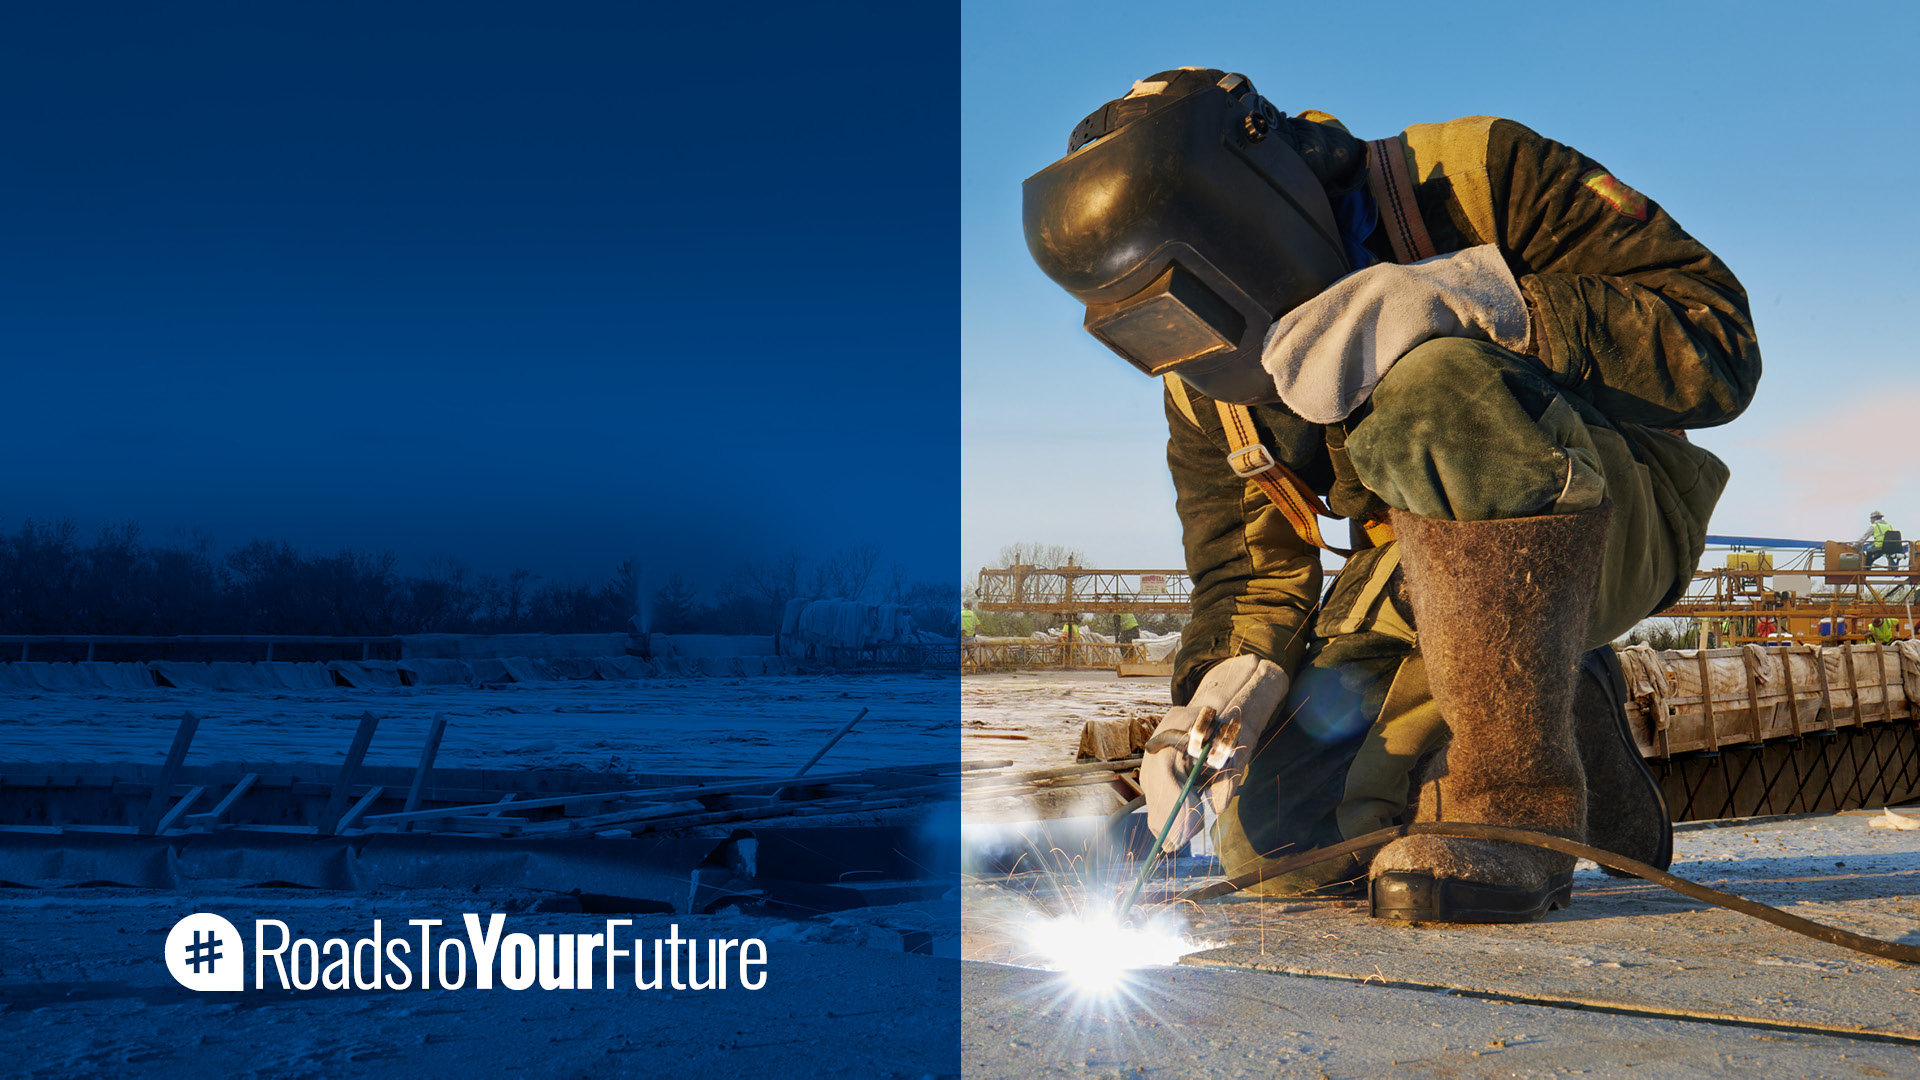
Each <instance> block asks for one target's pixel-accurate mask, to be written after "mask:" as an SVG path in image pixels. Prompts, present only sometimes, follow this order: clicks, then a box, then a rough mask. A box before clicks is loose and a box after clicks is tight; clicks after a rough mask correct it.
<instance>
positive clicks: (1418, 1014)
mask: <svg viewBox="0 0 1920 1080" xmlns="http://www.w3.org/2000/svg"><path fill="white" fill-rule="evenodd" d="M1871 816H1872V815H1870V814H1867V813H1859V812H1856V813H1849V814H1841V815H1830V816H1821V817H1807V818H1793V819H1782V820H1770V821H1766V820H1763V821H1753V822H1747V823H1740V824H1735V825H1730V826H1723V827H1711V828H1706V827H1696V828H1684V829H1683V831H1682V832H1681V833H1680V834H1679V835H1678V836H1677V837H1676V861H1675V866H1674V872H1675V873H1677V874H1679V875H1681V876H1682V877H1687V878H1690V879H1692V880H1695V881H1699V882H1701V883H1703V884H1707V885H1710V886H1712V887H1715V888H1718V889H1723V890H1726V891H1729V892H1734V893H1738V894H1740V895H1743V896H1746V897H1749V898H1751V899H1755V900H1759V901H1761V902H1763V903H1768V904H1772V905H1775V906H1778V907H1781V908H1784V909H1785V910H1787V911H1790V912H1792V913H1794V914H1797V915H1800V916H1803V917H1806V918H1811V919H1814V920H1817V921H1821V922H1826V923H1831V924H1833V925H1837V926H1840V927H1842V928H1845V929H1849V930H1853V931H1856V932H1860V933H1865V934H1870V935H1873V936H1877V937H1881V938H1885V939H1889V940H1894V941H1901V942H1904V943H1908V944H1920V832H1901V831H1888V830H1883V829H1874V828H1869V827H1868V824H1867V822H1868V820H1869V818H1870V817H1871ZM1196 862H1197V860H1196ZM1207 880H1209V879H1207V878H1204V877H1190V878H1185V879H1181V880H1176V881H1171V882H1161V883H1159V884H1157V885H1156V886H1155V887H1154V889H1153V890H1151V891H1150V893H1149V894H1148V895H1149V897H1150V898H1151V899H1155V900H1157V899H1162V898H1165V897H1167V896H1169V895H1171V894H1172V893H1173V892H1176V891H1179V890H1184V889H1186V888H1190V887H1193V886H1196V885H1198V884H1201V883H1203V882H1205V881H1207ZM1123 889H1124V882H1122V881H1116V880H1111V879H1101V878H1099V877H1098V876H1097V875H1095V874H1094V873H1092V872H1091V871H1089V870H1088V869H1087V863H1086V862H1085V860H1078V861H1075V862H1073V863H1071V864H1070V868H1069V869H1066V870H1064V871H1056V873H1055V874H1053V875H1051V876H1047V877H1042V876H1038V875H1036V876H1031V877H1027V878H1024V879H1020V880H1018V881H1015V882H1011V883H1009V886H1008V887H1002V886H996V885H989V884H985V883H982V884H978V885H975V886H972V887H970V888H969V889H968V890H967V893H966V899H967V917H966V923H967V926H966V934H967V936H966V940H965V944H964V945H963V953H962V955H963V956H965V957H967V958H968V959H971V960H994V961H999V962H1002V963H1017V964H1031V965H1042V964H1044V963H1045V962H1046V961H1045V960H1044V959H1043V958H1042V957H1041V956H1040V955H1039V949H1038V948H1037V947H1036V946H1035V944H1034V941H1033V939H1032V938H1031V937H1026V938H1024V940H1023V934H1022V930H1023V929H1024V928H1025V927H1028V926H1030V925H1031V924H1032V923H1033V921H1034V919H1035V916H1034V915H1033V912H1032V909H1033V908H1035V907H1036V906H1038V905H1039V904H1044V905H1045V906H1047V907H1049V908H1051V909H1052V910H1054V911H1060V910H1069V909H1073V908H1075V907H1079V906H1082V905H1087V904H1090V903H1098V902H1100V901H1102V900H1103V899H1105V900H1107V901H1108V902H1111V898H1112V897H1114V896H1117V895H1118V894H1119V893H1120V892H1122V891H1123ZM1023 891H1024V892H1026V893H1028V894H1030V895H1032V896H1034V897H1035V898H1036V900H1037V901H1038V903H1031V902H1023V901H1022V900H1021V899H1020V895H1021V893H1022V892H1023ZM1172 910H1177V909H1171V908H1170V909H1169V911H1172ZM1189 925H1190V929H1189V930H1188V937H1189V941H1188V947H1190V948H1192V949H1193V950H1194V951H1192V952H1190V953H1189V954H1188V955H1186V956H1185V957H1184V958H1183V959H1181V960H1180V964H1181V965H1182V966H1183V967H1182V969H1181V970H1174V969H1169V968H1165V967H1161V968H1152V969H1147V970H1143V971H1139V972H1135V973H1134V974H1133V976H1132V980H1133V981H1132V984H1131V994H1130V996H1127V997H1123V998H1121V999H1118V1000H1117V1001H1116V1002H1114V1003H1110V1004H1109V1006H1108V1007H1107V1011H1105V1012H1101V1011H1099V1010H1091V1011H1090V1010H1089V1007H1088V1001H1087V1000H1086V998H1085V997H1084V996H1082V995H1076V994H1072V993H1069V992H1067V991H1066V990H1065V989H1064V988H1065V986H1066V984H1065V983H1063V982H1062V980H1061V979H1060V978H1059V977H1058V976H1055V975H1053V974H1050V973H1047V972H1042V971H1033V970H1027V969H1024V968H1017V967H1005V966H996V965H990V964H976V965H972V966H970V967H969V970H968V972H967V974H966V984H965V985H966V1006H965V1010H966V1021H965V1031H966V1035H965V1045H966V1066H967V1071H968V1074H969V1075H973V1076H981V1077H991V1076H1044V1075H1054V1074H1056V1073H1058V1072H1070V1073H1072V1074H1074V1075H1093V1076H1099V1075H1108V1076H1126V1077H1132V1076H1152V1077H1163V1076H1186V1075H1196V1076H1198V1075H1207V1076H1212V1075H1224V1076H1236V1075H1258V1076H1267V1075H1281V1076H1292V1075H1301V1076H1317V1075H1323V1074H1324V1075H1326V1076H1330V1077H1339V1076H1383V1075H1384V1076H1391V1075H1413V1076H1455V1075H1457V1076H1506V1075H1521V1076H1530V1075H1558V1074H1561V1073H1586V1074H1589V1075H1603V1076H1604V1075H1616V1074H1626V1073H1630V1074H1631V1075H1635V1076H1640V1075H1649V1076H1695V1075H1734V1076H1803V1075H1805V1076H1862V1075H1864V1076H1920V1057H1916V1056H1915V1055H1916V1053H1917V1052H1920V969H1916V968H1911V967H1907V966H1903V965H1899V964H1893V963H1889V962H1885V961H1881V960H1877V959H1873V958H1871V957H1867V956H1865V955H1862V954H1859V953H1854V952H1851V951H1848V950H1845V949H1841V948H1838V947H1836V946H1831V945H1826V944H1822V943H1820V942H1816V941H1813V940H1811V939H1808V938H1803V937H1798V936H1795V935H1792V934H1789V933H1787V932H1785V931H1782V930H1779V929H1776V928H1774V927H1772V926H1769V925H1767V924H1764V923H1761V922H1758V921H1756V920H1753V919H1750V918H1747V917H1745V916H1742V915H1737V914H1734V913H1732V912H1729V911H1725V910H1722V909H1718V908H1712V907H1709V906H1707V905H1704V904H1700V903H1696V902H1694V901H1691V900H1688V899H1686V898H1685V897H1681V896H1679V895H1678V894H1674V893H1671V892H1668V891H1666V890H1664V889H1662V888H1660V887H1658V886H1655V885H1651V884H1648V883H1645V882H1639V881H1631V880H1626V881H1623V880H1616V879H1613V878H1609V877H1606V876H1604V875H1603V874H1601V873H1600V872H1599V871H1598V870H1597V869H1596V868H1593V867H1591V866H1590V865H1583V867H1582V869H1581V870H1580V871H1579V873H1578V875H1577V878H1576V881H1575V894H1574V905H1573V906H1572V907H1571V908H1570V909H1567V910H1564V911H1559V912H1555V913H1553V914H1552V915H1550V916H1549V917H1548V918H1547V919H1546V920H1545V921H1543V922H1540V923H1535V924H1530V925H1522V926H1486V927H1466V926H1450V927H1420V928H1414V927H1408V926H1404V925H1401V924H1393V923H1384V922H1376V921H1373V920H1370V919H1368V918H1366V916H1365V914H1364V907H1363V906H1362V904H1361V903H1360V902H1358V901H1347V902H1319V903H1302V902H1289V901H1284V900H1256V899H1241V898H1235V899H1232V900H1229V901H1227V902H1223V903H1219V904H1214V905H1206V906H1203V907H1201V908H1200V909H1198V911H1197V912H1195V913H1194V914H1193V915H1192V916H1191V917H1190V919H1189ZM1876 1070H1877V1071H1876Z"/></svg>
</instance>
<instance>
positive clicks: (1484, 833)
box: [1177, 821, 1920, 964]
mask: <svg viewBox="0 0 1920 1080" xmlns="http://www.w3.org/2000/svg"><path fill="white" fill-rule="evenodd" d="M1403 836H1452V837H1458V838H1460V839H1466V840H1502V841H1506V842H1507V843H1512V844H1531V845H1532V846H1534V847H1542V848H1546V849H1548V850H1549V851H1557V852H1559V853H1561V854H1562V855H1572V856H1574V857H1575V858H1580V859H1586V860H1588V861H1590V862H1595V863H1598V864H1600V865H1601V866H1605V867H1610V868H1612V869H1614V870H1618V871H1620V872H1622V873H1626V874H1632V875H1633V876H1634V877H1638V878H1645V879H1646V880H1648V881H1651V882H1653V883H1654V884H1656V885H1664V886H1666V887H1667V888H1669V889H1672V890H1673V891H1674V892H1677V893H1679V894H1680V895H1682V896H1686V897H1691V898H1692V899H1695V900H1700V901H1703V902H1705V903H1708V904H1714V905H1716V906H1718V907H1723V908H1727V909H1728V910H1730V911H1737V912H1739V913H1740V914H1742V915H1749V916H1752V917H1753V918H1756V919H1759V920H1760V921H1761V922H1764V923H1771V924H1773V925H1774V926H1778V927H1780V928H1781V929H1783V930H1791V931H1792V932H1794V933H1796V934H1804V935H1806V936H1807V937H1810V938H1813V939H1815V940H1816V941H1824V942H1826V943H1827V944H1829V945H1838V946H1840V947H1841V948H1843V949H1852V950H1854V951H1855V952H1863V953H1866V954H1867V955H1869V956H1877V957H1880V958H1881V959H1883V960H1894V961H1898V962H1900V963H1903V964H1920V947H1915V946H1912V945H1901V944H1898V943H1897V942H1892V941H1882V940H1880V939H1879V938H1872V937H1867V936H1866V935H1864V934H1855V933H1852V932H1851V931H1847V930H1841V929H1839V928H1838V927H1833V926H1826V925H1823V924H1821V923H1817V922H1813V921H1812V920H1810V919H1803V918H1801V917H1800V916H1798V915H1789V914H1787V913H1786V912H1784V911H1781V910H1780V909H1779V908H1775V907H1768V906H1767V905H1766V904H1762V903H1759V902H1758V901H1754V900H1748V899H1747V898H1745V897H1743V896H1735V895H1734V894H1732V893H1729V892H1721V891H1720V890H1718V889H1709V888H1707V887H1706V886H1705V885H1698V884H1695V883H1694V882H1691V881H1688V880H1687V879H1685V878H1680V877H1675V876H1673V875H1672V874H1669V873H1667V872H1666V871H1664V870H1660V869H1657V868H1655V867H1652V866H1649V865H1647V864H1646V863H1643V862H1639V861H1637V860H1634V859H1629V858H1627V857H1626V856H1624V855H1615V854H1614V853H1613V852H1611V851H1602V850H1601V849H1599V848H1597V847H1589V846H1587V845H1586V844H1582V843H1579V842H1577V841H1573V840H1568V839H1566V838H1565V837H1561V836H1551V835H1548V834H1547V833H1538V832H1531V831H1529V830H1527V829H1510V828H1508V827H1506V826H1504V825H1481V824H1478V823H1472V822H1461V821H1433V822H1415V823H1413V824H1411V825H1395V826H1392V827H1390V828H1385V829H1380V830H1378V831H1376V832H1370V833H1367V834H1366V835H1365V836H1356V837H1354V838H1353V839H1351V840H1347V841H1344V842H1342V843H1338V844H1331V845H1329V846H1327V847H1323V848H1315V849H1314V850H1312V851H1307V852H1302V853H1301V854H1299V855H1294V856H1290V857H1288V858H1285V859H1280V860H1277V861H1275V862H1273V863H1270V864H1268V865H1266V866H1263V867H1261V868H1260V869H1258V870H1254V871H1251V872H1249V873H1245V874H1241V875H1240V876H1238V877H1234V878H1229V879H1227V880H1226V881H1221V882H1216V883H1214V884H1212V885H1207V886H1204V887H1202V888H1198V889H1194V890H1192V891H1189V892H1186V893H1182V894H1181V895H1180V896H1179V897H1177V899H1178V900H1183V901H1187V902H1189V903H1195V904H1199V903H1205V902H1207V901H1209V900H1218V899H1219V898H1221V897H1223V896H1229V895H1231V894H1233V893H1237V892H1239V891H1240V890H1242V889H1246V888H1251V887H1252V886H1254V885H1258V884H1259V883H1260V882H1262V881H1265V880H1267V879H1268V878H1273V877H1279V876H1280V875H1282V874H1289V873H1292V872H1293V871H1295V870H1299V869H1301V868H1303V867H1308V866H1314V865H1316V864H1318V863H1323V862H1329V861H1331V860H1333V859H1337V858H1340V857H1341V856H1344V855H1351V854H1353V853H1354V852H1357V851H1363V850H1365V849H1367V848H1370V847H1377V846H1379V845H1382V844H1385V843H1387V842H1388V841H1391V840H1397V839H1399V838H1401V837H1403Z"/></svg>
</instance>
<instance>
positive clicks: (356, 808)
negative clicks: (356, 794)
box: [333, 786, 387, 834]
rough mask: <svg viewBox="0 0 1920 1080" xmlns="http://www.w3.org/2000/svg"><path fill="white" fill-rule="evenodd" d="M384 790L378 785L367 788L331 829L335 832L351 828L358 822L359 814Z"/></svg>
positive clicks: (363, 812)
mask: <svg viewBox="0 0 1920 1080" xmlns="http://www.w3.org/2000/svg"><path fill="white" fill-rule="evenodd" d="M386 790H387V789H386V788H383V787H379V786H375V787H372V788H369V789H368V790H367V793H366V794H365V795H362V796H360V801H359V802H357V803H354V804H353V809H351V810H349V811H347V812H346V814H345V815H344V816H342V817H341V818H340V821H339V823H338V824H336V825H335V826H334V827H333V831H334V832H335V833H336V834H337V833H343V832H346V831H347V830H348V829H351V828H353V827H354V825H355V824H356V823H358V822H359V820H360V815H362V814H365V813H366V812H367V808H368V807H370V806H372V805H373V804H374V803H375V802H377V801H378V800H379V798H380V796H381V795H383V794H385V793H386Z"/></svg>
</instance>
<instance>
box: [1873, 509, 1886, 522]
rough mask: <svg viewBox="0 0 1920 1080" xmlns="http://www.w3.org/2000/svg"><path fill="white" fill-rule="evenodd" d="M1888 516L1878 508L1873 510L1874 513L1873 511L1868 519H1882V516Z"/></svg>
mask: <svg viewBox="0 0 1920 1080" xmlns="http://www.w3.org/2000/svg"><path fill="white" fill-rule="evenodd" d="M1886 516H1887V515H1885V514H1883V513H1881V512H1880V511H1878V510H1875V511H1874V512H1873V513H1872V514H1871V515H1869V517H1868V520H1869V521H1879V520H1880V519H1881V518H1883V517H1886Z"/></svg>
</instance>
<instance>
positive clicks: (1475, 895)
mask: <svg viewBox="0 0 1920 1080" xmlns="http://www.w3.org/2000/svg"><path fill="white" fill-rule="evenodd" d="M1612 517H1613V507H1612V505H1611V504H1608V503H1602V504H1601V505H1600V506H1598V507H1595V508H1594V509H1592V510H1588V511H1584V512H1582V513H1578V514H1555V515H1549V516H1543V517H1529V518H1504V519H1499V520H1493V521H1442V520H1438V519H1435V518H1426V517H1420V516H1417V515H1414V514H1408V513H1404V512H1401V511H1397V510H1396V511H1394V513H1393V529H1394V536H1395V537H1396V538H1397V539H1398V541H1399V543H1400V545H1401V549H1400V561H1401V565H1402V566H1403V567H1404V568H1405V571H1406V582H1407V592H1408V599H1409V601H1410V603H1411V604H1412V606H1413V613H1414V622H1415V629H1416V632H1417V633H1418V635H1419V641H1420V645H1419V648H1420V652H1421V655H1422V656H1423V657H1424V658H1425V661H1426V665H1427V677H1428V679H1429V681H1430V683H1431V685H1432V688H1433V697H1434V700H1435V701H1436V702H1437V703H1438V704H1439V706H1440V711H1441V714H1442V715H1443V716H1445V717H1446V721H1447V727H1448V729H1449V731H1450V732H1451V737H1450V739H1449V741H1448V744H1447V748H1446V750H1445V751H1444V753H1443V754H1442V755H1439V756H1438V757H1437V758H1436V760H1435V761H1434V762H1433V763H1432V767H1430V770H1429V772H1428V775H1427V777H1426V781H1427V782H1426V783H1424V784H1423V785H1422V791H1421V805H1420V807H1419V811H1418V813H1417V814H1416V819H1418V820H1443V821H1461V822H1477V823H1483V824H1489V825H1506V826H1510V827H1513V828H1520V829H1531V830H1533V831H1536V832H1544V833H1552V834H1554V835H1557V836H1564V837H1567V838H1568V839H1572V840H1584V839H1585V838H1586V816H1587V806H1586V802H1587V786H1586V780H1585V776H1584V773H1583V770H1582V767H1581V760H1580V753H1579V749H1578V746H1577V744H1576V741H1575V733H1574V719H1573V697H1574V685H1575V682H1574V680H1575V675H1576V667H1577V665H1578V664H1579V662H1580V655H1581V653H1582V652H1583V644H1584V639H1585V637H1586V630H1587V616H1588V614H1589V612H1590V610H1591V608H1592V604H1593V594H1594V590H1595V588H1596V586H1597V585H1598V583H1599V577H1600V561H1601V557H1602V555H1603V553H1604V552H1605V549H1606V541H1607V527H1608V525H1609V523H1610V522H1611V520H1612ZM1573 863H1574V860H1573V858H1572V857H1571V856H1567V855H1561V854H1559V853H1557V852H1553V851H1548V850H1546V849H1544V848H1536V847H1529V846H1526V845H1522V844H1508V843H1500V842H1495V841H1484V840H1466V839H1457V838H1453V837H1442V836H1409V837H1405V838H1402V839H1400V840H1396V841H1394V842H1393V843H1391V844H1388V845H1387V846H1386V847H1385V848H1383V849H1381V851H1380V853H1379V854H1378V855H1376V856H1374V860H1373V865H1372V867H1371V872H1370V876H1371V884H1370V893H1371V899H1372V914H1373V915H1374V917H1375V918H1383V919H1402V920H1409V921H1418V922H1481V923H1484V922H1527V921H1530V920H1533V919H1537V918H1539V917H1541V916H1542V915H1545V914H1546V913H1547V912H1548V911H1549V910H1551V909H1552V908H1555V907H1562V906H1565V905H1566V904H1567V903H1568V900H1569V894H1570V893H1571V890H1572V881H1573Z"/></svg>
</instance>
